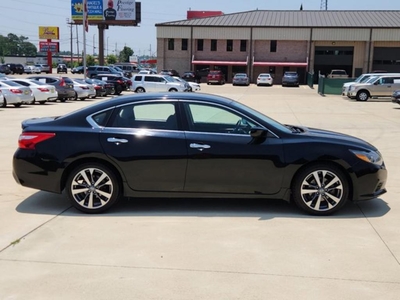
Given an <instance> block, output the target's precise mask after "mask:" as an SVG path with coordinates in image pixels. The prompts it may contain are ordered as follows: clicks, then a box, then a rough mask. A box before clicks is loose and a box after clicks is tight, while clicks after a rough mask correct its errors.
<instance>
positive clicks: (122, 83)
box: [91, 74, 132, 95]
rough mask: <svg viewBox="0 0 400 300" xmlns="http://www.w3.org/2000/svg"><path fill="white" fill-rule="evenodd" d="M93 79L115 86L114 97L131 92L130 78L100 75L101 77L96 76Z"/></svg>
mask: <svg viewBox="0 0 400 300" xmlns="http://www.w3.org/2000/svg"><path fill="white" fill-rule="evenodd" d="M91 78H93V79H99V80H102V81H104V82H107V83H111V84H113V86H114V93H113V94H114V95H119V94H121V93H122V92H123V91H126V90H129V89H130V88H131V85H132V81H131V80H130V79H129V78H127V77H123V76H120V75H116V74H99V75H94V76H92V77H91Z"/></svg>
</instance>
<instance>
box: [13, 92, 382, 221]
mask: <svg viewBox="0 0 400 300" xmlns="http://www.w3.org/2000/svg"><path fill="white" fill-rule="evenodd" d="M18 142H19V147H18V149H17V150H16V152H15V154H14V157H13V176H14V178H15V180H16V181H17V182H18V183H19V184H21V185H23V186H25V187H30V188H34V189H38V190H43V191H49V192H54V193H61V192H62V191H63V190H65V191H66V194H67V195H68V197H69V199H70V200H71V203H72V205H73V206H74V207H75V208H77V209H78V210H81V211H83V212H85V213H99V212H104V211H106V210H107V209H109V208H110V207H111V206H112V205H113V204H115V203H116V201H117V200H118V199H120V198H121V197H130V198H135V197H146V196H147V197H162V198H172V197H186V198H190V197H209V198H210V197H214V198H217V197H219V198H220V197H224V198H259V199H260V200H261V199H283V200H286V201H293V202H294V203H296V204H297V206H298V207H299V208H301V209H303V210H304V211H306V212H307V213H310V214H314V215H328V214H331V213H333V212H336V211H337V210H339V209H340V208H342V207H343V206H344V205H345V204H346V202H348V201H354V202H355V201H362V200H368V199H373V198H376V197H378V196H380V195H382V194H384V193H385V192H386V189H385V183H386V179H387V170H386V167H385V164H384V162H383V159H382V156H381V154H380V152H379V151H378V150H377V149H376V148H375V147H374V146H372V145H371V144H369V143H367V142H366V141H363V140H361V139H359V138H356V137H352V136H349V135H345V134H341V133H337V132H331V131H326V130H321V129H315V128H307V127H303V126H294V125H284V124H281V123H279V122H277V121H275V120H273V119H271V118H269V117H267V116H266V115H264V114H262V113H260V112H258V111H256V110H254V109H252V108H250V107H248V106H245V105H243V104H241V103H239V102H236V101H234V100H231V99H228V98H223V97H220V96H215V95H208V94H193V93H162V94H161V93H159V94H158V93H149V94H147V93H146V94H136V95H130V96H124V97H118V98H114V99H112V100H110V101H104V102H101V103H97V104H94V105H90V106H88V107H85V108H83V109H80V110H78V111H75V112H72V113H69V114H67V115H64V116H58V117H46V118H36V119H28V120H25V121H23V122H22V133H21V135H20V137H19V141H18Z"/></svg>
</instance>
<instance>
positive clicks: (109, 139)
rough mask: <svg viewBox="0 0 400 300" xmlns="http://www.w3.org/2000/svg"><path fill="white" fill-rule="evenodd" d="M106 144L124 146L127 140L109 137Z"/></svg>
mask: <svg viewBox="0 0 400 300" xmlns="http://www.w3.org/2000/svg"><path fill="white" fill-rule="evenodd" d="M107 142H109V143H116V144H126V143H127V142H128V140H127V139H118V138H115V137H110V138H108V139H107Z"/></svg>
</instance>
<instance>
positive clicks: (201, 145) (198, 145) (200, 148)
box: [190, 143, 211, 151]
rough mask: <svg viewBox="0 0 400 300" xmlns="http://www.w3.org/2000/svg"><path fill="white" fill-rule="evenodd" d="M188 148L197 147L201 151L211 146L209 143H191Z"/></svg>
mask: <svg viewBox="0 0 400 300" xmlns="http://www.w3.org/2000/svg"><path fill="white" fill-rule="evenodd" d="M190 148H193V149H198V150H200V151H203V150H204V149H210V148H211V146H210V145H206V144H197V143H191V144H190Z"/></svg>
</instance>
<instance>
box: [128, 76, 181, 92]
mask: <svg viewBox="0 0 400 300" xmlns="http://www.w3.org/2000/svg"><path fill="white" fill-rule="evenodd" d="M132 90H133V91H134V92H136V93H145V92H186V91H187V86H185V84H183V83H181V82H177V81H175V80H174V79H173V78H172V77H171V76H168V75H156V74H136V75H134V76H133V78H132Z"/></svg>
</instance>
